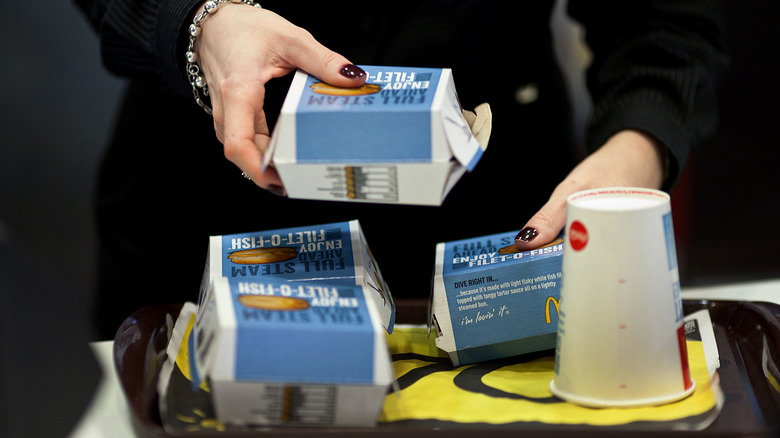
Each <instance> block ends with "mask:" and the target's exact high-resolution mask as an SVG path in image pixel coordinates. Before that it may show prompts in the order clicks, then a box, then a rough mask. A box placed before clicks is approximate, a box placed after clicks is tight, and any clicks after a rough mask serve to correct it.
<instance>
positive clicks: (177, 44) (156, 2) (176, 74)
mask: <svg viewBox="0 0 780 438" xmlns="http://www.w3.org/2000/svg"><path fill="white" fill-rule="evenodd" d="M74 1H75V2H76V4H77V5H78V6H79V8H81V10H82V11H83V12H84V14H85V15H86V17H87V18H88V20H89V21H90V23H91V25H92V27H93V28H94V29H95V30H96V31H97V32H98V35H99V38H100V50H101V56H102V60H103V64H104V66H105V67H106V68H107V69H108V70H109V71H111V72H112V73H114V74H117V75H119V76H125V77H132V78H139V79H143V80H146V81H150V82H152V83H154V84H156V85H157V86H159V87H160V88H161V89H164V90H166V91H169V92H172V93H177V94H182V95H185V94H189V93H191V91H190V90H191V88H190V86H189V83H188V82H187V77H186V74H185V71H184V68H185V64H186V62H185V59H184V54H185V52H186V49H187V27H188V26H189V24H190V23H189V20H190V18H191V17H192V15H194V13H195V10H196V9H197V8H198V7H199V6H200V5H201V4H202V3H203V2H204V1H205V0H74Z"/></svg>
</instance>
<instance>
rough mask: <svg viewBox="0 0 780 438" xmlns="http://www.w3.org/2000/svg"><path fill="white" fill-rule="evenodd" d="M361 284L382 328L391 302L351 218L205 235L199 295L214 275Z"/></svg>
mask: <svg viewBox="0 0 780 438" xmlns="http://www.w3.org/2000/svg"><path fill="white" fill-rule="evenodd" d="M220 277H227V278H229V279H236V280H253V281H265V280H273V281H281V282H288V281H309V282H318V283H333V284H344V285H358V286H366V287H368V288H369V290H371V291H373V292H372V294H371V295H370V298H371V300H372V301H373V303H374V305H375V306H376V308H377V311H378V312H379V315H380V316H381V318H382V322H383V325H384V326H385V327H386V328H387V330H388V332H392V330H393V322H394V320H395V304H394V303H393V297H392V295H391V294H390V290H389V289H388V287H387V283H385V280H384V278H383V277H382V273H381V271H380V270H379V267H378V265H377V263H376V260H375V258H374V255H373V254H372V252H371V249H370V248H369V246H368V244H367V243H366V239H365V236H364V235H363V230H362V229H361V228H360V223H359V222H358V221H357V220H353V221H349V222H337V223H330V224H322V225H313V226H305V227H292V228H283V229H276V230H268V231H256V232H249V233H239V234H229V235H223V236H211V237H210V238H209V249H208V256H207V260H206V269H205V272H204V275H203V281H202V283H201V301H202V295H203V293H204V291H205V290H206V288H207V287H208V285H209V283H210V282H211V281H212V280H213V279H214V278H220Z"/></svg>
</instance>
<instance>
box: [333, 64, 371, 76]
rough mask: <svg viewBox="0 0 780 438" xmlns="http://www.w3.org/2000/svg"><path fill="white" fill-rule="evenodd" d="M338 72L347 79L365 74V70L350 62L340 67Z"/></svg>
mask: <svg viewBox="0 0 780 438" xmlns="http://www.w3.org/2000/svg"><path fill="white" fill-rule="evenodd" d="M339 73H341V76H344V77H345V78H349V79H360V78H362V77H363V76H365V75H366V72H365V71H363V69H362V68H360V67H358V66H356V65H352V64H347V65H345V66H343V67H341V70H340V71H339Z"/></svg>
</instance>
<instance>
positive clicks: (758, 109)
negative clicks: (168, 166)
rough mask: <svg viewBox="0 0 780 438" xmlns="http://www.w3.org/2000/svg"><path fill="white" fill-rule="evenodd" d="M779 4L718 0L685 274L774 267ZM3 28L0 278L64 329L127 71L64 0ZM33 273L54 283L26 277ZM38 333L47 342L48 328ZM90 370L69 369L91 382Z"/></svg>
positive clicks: (678, 195)
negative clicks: (41, 303) (711, 121)
mask: <svg viewBox="0 0 780 438" xmlns="http://www.w3.org/2000/svg"><path fill="white" fill-rule="evenodd" d="M779 4H780V3H777V2H773V1H770V0H764V1H761V0H746V1H740V2H735V1H728V2H726V7H727V22H728V28H729V33H730V46H731V51H732V68H731V72H730V75H729V78H728V82H727V86H726V88H725V89H724V90H723V93H722V96H723V99H722V107H721V111H722V124H721V128H720V132H719V133H718V135H717V136H716V137H715V138H714V139H713V140H711V141H710V142H709V143H708V144H707V145H706V147H703V148H701V149H699V150H697V151H695V152H694V154H693V156H692V157H691V161H690V165H689V167H688V168H687V170H686V173H685V174H684V177H683V181H682V183H681V185H680V187H679V189H678V190H677V191H676V192H675V193H674V194H673V203H674V204H673V208H674V217H675V225H676V237H677V241H678V243H677V245H678V253H679V254H678V256H679V258H680V270H681V278H682V282H683V287H686V286H694V285H695V286H700V285H712V284H720V283H730V282H737V281H746V280H758V279H769V278H780V263H779V262H780V256H778V251H779V250H780V233H778V231H777V221H778V218H780V200H779V199H778V198H779V196H778V193H777V192H778V188H780V183H778V179H779V178H780V147H778V140H779V139H780V134H778V131H779V130H778V125H780V122H779V120H778V119H780V117H779V116H780V110H779V109H778V108H779V107H780V79H779V78H780V45H778V41H779V40H780V35H778V31H777V27H776V20H777V17H780V13H779V12H780V7H779V6H778V5H779ZM0 40H2V41H3V42H4V45H3V56H2V61H0V64H1V65H2V68H0V84H2V86H1V87H0V96H1V97H0V105H1V106H0V133H2V137H1V138H2V140H0V142H1V143H0V145H1V146H0V243H2V244H3V245H4V248H8V250H7V252H6V253H5V254H10V256H11V257H12V258H13V259H14V262H13V263H8V264H7V265H6V266H0V268H3V269H5V272H6V273H7V274H9V275H10V278H13V280H10V281H3V282H2V283H1V284H0V290H1V291H2V292H3V297H4V299H5V304H4V305H8V304H9V303H10V304H11V305H13V303H14V302H17V303H18V301H16V300H14V299H13V295H14V294H28V293H34V292H35V293H38V294H42V295H41V296H46V294H50V296H51V295H56V296H57V297H59V298H62V297H66V300H65V303H66V304H64V305H63V306H62V307H60V308H59V310H60V313H59V314H55V315H51V314H48V315H41V314H40V313H36V311H35V310H30V309H26V310H25V309H20V311H19V313H18V314H13V315H12V316H13V317H15V318H17V320H18V321H31V322H33V323H36V324H38V323H40V322H41V321H42V320H47V321H50V322H53V323H51V324H50V325H49V326H47V327H51V330H52V331H55V330H61V329H62V328H63V327H65V328H67V327H72V326H73V325H74V324H75V325H79V324H81V323H85V321H83V312H84V309H86V308H87V306H88V303H89V299H90V290H91V287H92V284H93V278H92V277H93V269H94V268H93V264H94V259H95V252H94V244H95V231H94V222H93V217H92V212H91V202H92V194H93V182H94V180H95V172H96V165H97V163H98V161H99V158H100V156H101V153H102V152H103V147H104V143H105V140H106V138H107V134H108V132H109V130H110V127H111V125H112V117H113V114H114V109H115V107H116V105H117V99H118V97H119V95H120V92H121V90H122V87H123V82H122V81H121V80H119V79H117V78H114V77H111V76H110V75H109V74H108V73H106V72H105V71H104V70H103V68H102V66H101V64H100V59H99V48H98V44H97V39H96V38H95V36H94V35H93V34H92V31H91V29H90V28H89V26H88V25H87V23H86V20H84V18H83V17H82V16H81V15H80V14H79V12H78V11H77V9H76V8H75V6H73V5H72V4H71V2H70V1H68V0H65V1H57V2H18V1H17V2H4V5H3V13H2V14H0ZM575 52H576V51H575ZM580 101H581V99H580ZM2 260H6V261H7V260H8V258H7V257H6V258H3V259H2ZM9 265H10V266H9ZM20 266H21V268H20ZM9 271H12V272H9ZM43 277H45V278H47V279H48V280H50V281H51V282H50V283H49V282H48V280H47V282H46V283H45V284H53V285H54V286H51V287H49V286H43V287H42V286H38V285H39V284H40V282H38V281H36V282H34V283H33V282H29V283H28V282H26V281H25V280H26V279H31V280H32V279H39V278H43ZM0 278H9V277H2V276H0ZM19 280H21V281H19ZM26 284H30V285H32V284H35V285H36V286H35V288H31V290H28V289H27V288H26V286H25V285H26ZM28 301H29V300H27V301H24V302H28ZM55 312H56V311H52V312H50V313H55ZM12 320H13V319H12ZM72 333H81V331H78V330H77V331H73V332H72ZM6 335H7V333H6ZM18 335H21V334H18ZM35 336H37V337H38V340H39V341H44V344H45V341H46V339H45V338H46V335H45V332H44V334H41V333H40V331H39V332H38V334H36V335H35ZM41 338H44V339H41ZM39 344H40V342H36V343H30V347H29V348H38V347H39ZM13 345H14V346H18V345H22V346H23V345H24V343H23V342H14V343H13ZM4 347H5V345H4ZM20 348H23V347H20ZM5 353H7V350H4V353H3V354H5ZM64 377H66V376H59V377H58V379H59V380H57V381H58V382H60V383H62V382H67V381H68V380H67V379H65V378H64ZM92 377H93V376H92ZM92 377H91V376H89V375H88V376H86V377H79V378H81V379H83V380H78V379H76V380H71V381H70V382H71V384H72V385H73V386H74V387H77V386H78V385H79V384H80V382H88V383H89V385H87V386H83V385H82V386H83V388H85V389H86V390H90V388H91V386H90V385H91V384H92V383H94V382H93V378H92ZM22 390H23V389H22ZM82 392H83V390H82ZM11 395H12V394H9V396H11ZM52 400H54V398H52ZM37 411H38V412H41V410H40V409H38V410H37ZM47 411H48V412H51V410H47ZM50 419H51V418H50ZM71 420H72V419H65V420H64V421H65V423H63V424H66V423H67V422H68V421H71ZM6 425H8V423H6ZM6 436H8V435H6ZM30 436H32V435H30Z"/></svg>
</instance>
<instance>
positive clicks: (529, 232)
mask: <svg viewBox="0 0 780 438" xmlns="http://www.w3.org/2000/svg"><path fill="white" fill-rule="evenodd" d="M538 235H539V231H538V230H537V229H536V228H534V227H525V228H523V229H522V230H520V232H519V233H517V236H515V240H520V241H523V242H530V241H532V240H534V239H535V238H536V236H538Z"/></svg>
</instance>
